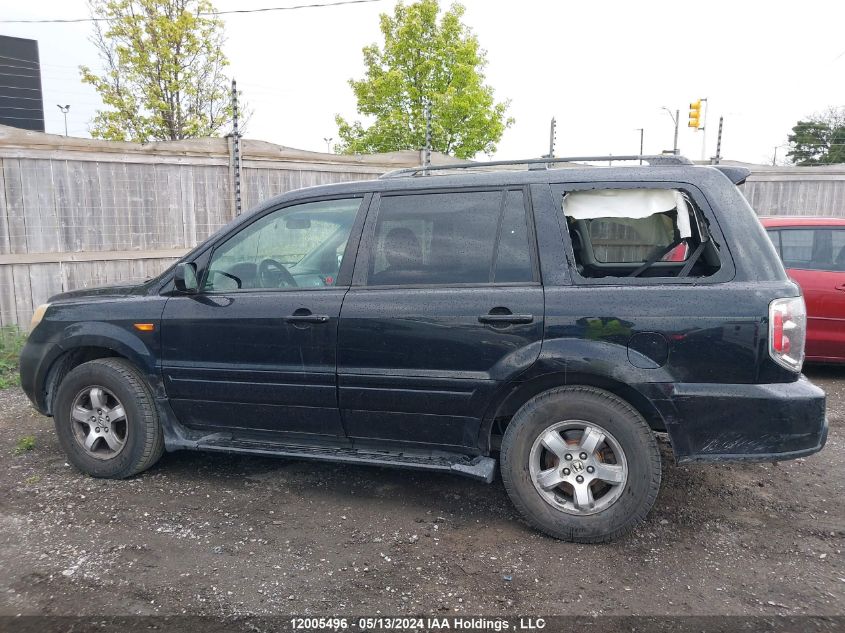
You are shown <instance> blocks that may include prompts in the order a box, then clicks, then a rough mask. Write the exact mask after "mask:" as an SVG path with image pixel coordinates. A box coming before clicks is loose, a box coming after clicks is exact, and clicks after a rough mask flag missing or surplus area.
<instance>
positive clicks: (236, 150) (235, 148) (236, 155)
mask: <svg viewBox="0 0 845 633" xmlns="http://www.w3.org/2000/svg"><path fill="white" fill-rule="evenodd" d="M232 169H233V174H234V177H233V179H232V183H233V185H234V190H235V215H236V216H238V215H240V214H241V133H240V131H239V130H238V87H237V84H236V83H235V80H234V79H232Z"/></svg>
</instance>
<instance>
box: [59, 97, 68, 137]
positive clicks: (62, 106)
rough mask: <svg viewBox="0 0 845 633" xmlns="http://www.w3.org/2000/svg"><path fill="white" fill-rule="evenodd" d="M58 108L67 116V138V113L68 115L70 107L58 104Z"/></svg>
mask: <svg viewBox="0 0 845 633" xmlns="http://www.w3.org/2000/svg"><path fill="white" fill-rule="evenodd" d="M56 107H57V108H58V109H59V110H61V111H62V114H64V115H65V136H67V113H68V110H70V106H69V105H58V104H56Z"/></svg>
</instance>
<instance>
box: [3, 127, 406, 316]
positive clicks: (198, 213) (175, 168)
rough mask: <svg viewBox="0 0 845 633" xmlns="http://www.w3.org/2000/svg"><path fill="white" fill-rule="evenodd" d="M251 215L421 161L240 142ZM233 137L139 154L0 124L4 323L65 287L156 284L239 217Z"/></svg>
mask: <svg viewBox="0 0 845 633" xmlns="http://www.w3.org/2000/svg"><path fill="white" fill-rule="evenodd" d="M241 151H242V177H241V179H242V183H241V191H242V198H243V209H244V210H247V209H248V208H249V207H251V206H253V205H255V204H257V203H259V202H261V201H263V200H266V199H267V198H269V197H271V196H273V195H276V194H279V193H283V192H285V191H289V190H291V189H297V188H300V187H307V186H311V185H319V184H326V183H333V182H342V181H349V180H360V179H370V178H374V177H376V176H378V175H379V174H381V173H383V172H385V171H387V170H390V169H396V168H401V167H409V166H414V165H417V164H418V163H419V154H418V153H417V152H397V153H393V154H380V155H374V156H359V157H356V156H337V155H333V154H320V153H316V152H304V151H300V150H294V149H290V148H286V147H281V146H278V145H272V144H269V143H264V142H261V141H250V140H244V141H242V143H241ZM230 156H231V154H230V148H229V145H228V141H227V139H203V140H198V141H190V142H172V143H153V144H150V145H144V146H141V145H135V144H131V143H110V142H105V141H94V140H90V139H75V138H65V137H62V136H53V135H48V134H40V133H37V132H26V131H23V130H17V129H15V128H9V127H4V126H0V326H9V325H17V326H21V327H26V325H27V324H28V323H29V319H30V316H31V315H32V311H33V309H34V307H36V306H38V305H39V304H40V303H42V302H44V301H45V300H46V299H47V298H48V297H50V296H51V295H53V294H56V293H58V292H63V291H66V290H71V289H76V288H85V287H91V286H98V285H104V284H116V283H133V282H138V281H142V280H144V279H147V278H149V277H152V276H154V275H156V274H158V273H159V272H161V271H162V270H163V269H164V268H166V267H167V266H168V265H170V264H171V263H172V262H174V261H175V260H176V259H178V257H180V256H181V255H182V254H184V253H185V252H186V251H187V250H189V249H190V248H192V247H193V246H195V245H196V244H197V243H199V242H201V241H202V240H204V239H205V238H206V237H208V236H209V235H211V234H212V233H214V232H215V231H216V230H217V229H219V228H220V227H222V226H223V225H225V224H226V223H227V222H229V221H230V220H231V219H232V218H233V217H234V216H235V207H234V196H233V193H232V191H233V187H232V182H233V180H232V176H233V169H232V162H231V160H230Z"/></svg>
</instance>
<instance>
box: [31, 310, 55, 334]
mask: <svg viewBox="0 0 845 633" xmlns="http://www.w3.org/2000/svg"><path fill="white" fill-rule="evenodd" d="M49 307H50V304H49V303H42V304H41V305H40V306H38V307H37V308H35V314H33V315H32V321H30V322H29V331H30V332H32V330H34V329H35V328H36V326H37V325H38V324H39V323H41V319H43V318H44V315H45V314H47V308H49Z"/></svg>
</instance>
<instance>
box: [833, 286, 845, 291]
mask: <svg viewBox="0 0 845 633" xmlns="http://www.w3.org/2000/svg"><path fill="white" fill-rule="evenodd" d="M834 290H842V291H845V284H839V285H838V286H836V287H835V288H834Z"/></svg>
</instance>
